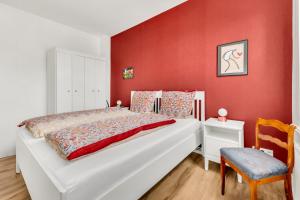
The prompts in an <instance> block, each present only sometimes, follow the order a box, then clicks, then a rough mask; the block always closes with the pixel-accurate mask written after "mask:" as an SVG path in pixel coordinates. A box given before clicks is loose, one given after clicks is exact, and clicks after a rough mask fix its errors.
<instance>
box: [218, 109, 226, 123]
mask: <svg viewBox="0 0 300 200" xmlns="http://www.w3.org/2000/svg"><path fill="white" fill-rule="evenodd" d="M218 114H219V117H218V120H219V121H221V122H226V121H227V118H226V116H227V115H228V112H227V110H226V109H225V108H220V109H219V110H218Z"/></svg>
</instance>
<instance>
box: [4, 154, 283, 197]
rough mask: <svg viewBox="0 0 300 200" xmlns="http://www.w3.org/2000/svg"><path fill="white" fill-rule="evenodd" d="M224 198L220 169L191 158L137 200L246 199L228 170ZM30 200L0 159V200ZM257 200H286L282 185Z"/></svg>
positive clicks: (266, 188) (7, 161) (11, 165)
mask: <svg viewBox="0 0 300 200" xmlns="http://www.w3.org/2000/svg"><path fill="white" fill-rule="evenodd" d="M226 180H227V181H226V193H225V196H221V195H220V184H221V182H220V175H219V165H218V164H214V163H210V170H209V171H208V172H206V171H204V169H203V158H202V157H201V156H199V155H197V154H191V155H190V156H189V157H187V158H186V159H185V160H184V161H183V162H182V163H180V164H179V165H178V166H177V167H176V168H175V169H174V170H173V171H171V172H170V173H169V174H168V175H167V176H166V177H165V178H164V179H162V180H161V181H160V182H159V183H158V184H157V185H156V186H154V187H153V188H152V189H151V190H150V191H149V192H147V193H146V194H145V195H144V196H143V197H142V198H141V199H140V200H218V199H221V200H239V199H241V200H244V199H249V189H248V187H247V184H245V183H243V184H239V183H237V181H236V174H235V173H234V172H233V171H231V170H229V171H228V173H227V179H226ZM7 199H14V200H29V199H30V196H29V194H28V192H27V189H26V186H25V184H24V180H23V178H22V176H21V175H16V174H15V157H9V158H4V159H0V200H7ZM258 199H264V200H279V199H285V197H284V189H283V182H278V183H273V184H269V185H263V186H259V188H258Z"/></svg>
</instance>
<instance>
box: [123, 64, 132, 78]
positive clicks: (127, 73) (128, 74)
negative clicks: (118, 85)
mask: <svg viewBox="0 0 300 200" xmlns="http://www.w3.org/2000/svg"><path fill="white" fill-rule="evenodd" d="M133 78H134V69H133V67H127V68H125V69H123V79H125V80H127V79H133Z"/></svg>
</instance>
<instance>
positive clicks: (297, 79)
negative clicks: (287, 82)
mask: <svg viewBox="0 0 300 200" xmlns="http://www.w3.org/2000/svg"><path fill="white" fill-rule="evenodd" d="M299 6H300V4H299V0H293V123H294V124H297V125H298V126H300V62H299V57H300V52H299V47H300V40H299V38H300V31H299V28H300V24H299V23H300V21H299V11H300V7H299ZM299 188H300V131H299V129H298V130H297V131H296V135H295V167H294V174H293V193H294V199H300V190H299Z"/></svg>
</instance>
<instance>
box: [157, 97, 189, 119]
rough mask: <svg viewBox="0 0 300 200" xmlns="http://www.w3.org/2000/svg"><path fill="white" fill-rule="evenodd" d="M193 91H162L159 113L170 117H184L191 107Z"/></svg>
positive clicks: (187, 114)
mask: <svg viewBox="0 0 300 200" xmlns="http://www.w3.org/2000/svg"><path fill="white" fill-rule="evenodd" d="M194 96H195V94H194V93H193V92H177V91H171V92H163V93H162V99H161V109H160V113H161V114H163V115H168V116H171V117H177V118H185V117H188V116H190V115H191V112H192V109H193V100H194Z"/></svg>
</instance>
